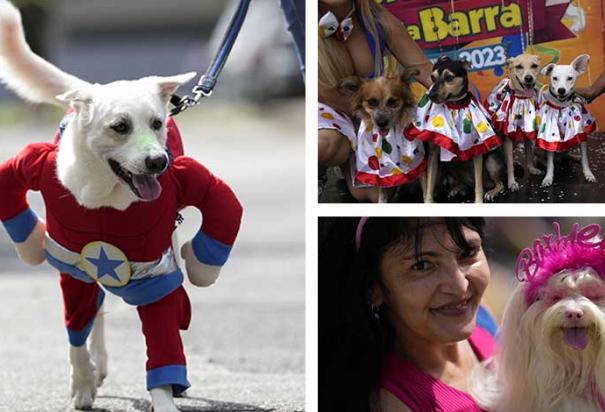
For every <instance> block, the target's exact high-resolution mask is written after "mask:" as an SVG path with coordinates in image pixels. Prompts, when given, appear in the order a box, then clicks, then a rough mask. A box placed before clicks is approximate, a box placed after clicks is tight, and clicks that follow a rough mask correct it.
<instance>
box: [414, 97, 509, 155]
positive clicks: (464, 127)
mask: <svg viewBox="0 0 605 412" xmlns="http://www.w3.org/2000/svg"><path fill="white" fill-rule="evenodd" d="M429 92H430V89H429ZM407 132H408V133H409V135H410V136H411V137H414V138H417V139H419V140H423V141H427V142H432V143H435V144H436V145H438V146H440V147H441V156H440V159H441V161H443V162H449V161H451V160H455V161H466V160H471V159H473V158H475V157H477V156H479V155H482V154H484V153H486V152H488V151H489V150H491V149H493V148H495V147H497V146H499V145H500V143H501V142H500V139H499V138H498V136H497V135H496V133H495V132H494V129H493V127H492V124H491V122H490V119H489V114H488V113H487V111H486V110H485V108H484V107H483V106H482V105H480V104H479V103H478V102H477V101H476V100H475V98H474V97H473V95H472V94H471V93H470V92H469V93H468V94H467V95H466V97H464V98H463V99H461V100H460V101H458V102H456V103H450V102H446V103H441V104H437V103H434V102H433V101H431V100H430V99H429V93H428V92H427V93H426V94H425V95H424V96H422V98H421V99H420V101H419V102H418V107H417V110H416V120H415V121H414V123H413V124H412V125H411V126H410V127H409V128H408V130H407Z"/></svg>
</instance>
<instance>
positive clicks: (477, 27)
mask: <svg viewBox="0 0 605 412" xmlns="http://www.w3.org/2000/svg"><path fill="white" fill-rule="evenodd" d="M482 17H483V9H476V10H471V11H469V12H468V18H469V20H470V21H471V31H472V32H473V33H481V18H482Z"/></svg>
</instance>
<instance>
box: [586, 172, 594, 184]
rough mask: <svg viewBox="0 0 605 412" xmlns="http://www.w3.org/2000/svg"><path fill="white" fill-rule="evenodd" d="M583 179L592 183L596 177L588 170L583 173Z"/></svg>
mask: <svg viewBox="0 0 605 412" xmlns="http://www.w3.org/2000/svg"><path fill="white" fill-rule="evenodd" d="M584 179H586V181H587V182H591V183H594V182H596V181H597V178H596V177H594V175H593V174H592V172H590V171H589V172H588V173H586V172H585V173H584Z"/></svg>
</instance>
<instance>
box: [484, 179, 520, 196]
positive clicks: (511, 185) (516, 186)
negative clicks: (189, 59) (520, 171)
mask: <svg viewBox="0 0 605 412" xmlns="http://www.w3.org/2000/svg"><path fill="white" fill-rule="evenodd" d="M508 189H509V190H510V191H511V192H516V191H517V190H519V183H517V182H516V181H515V180H513V181H512V182H508ZM488 194H489V192H487V193H486V194H485V195H486V196H487V195H488ZM494 196H495V195H494Z"/></svg>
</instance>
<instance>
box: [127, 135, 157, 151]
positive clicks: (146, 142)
mask: <svg viewBox="0 0 605 412" xmlns="http://www.w3.org/2000/svg"><path fill="white" fill-rule="evenodd" d="M133 142H134V145H135V146H136V147H137V149H140V150H145V149H148V148H150V147H152V146H157V144H158V140H157V138H156V137H155V135H153V134H151V133H141V134H139V135H137V136H135V137H134V139H133Z"/></svg>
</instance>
